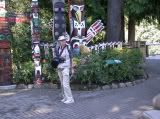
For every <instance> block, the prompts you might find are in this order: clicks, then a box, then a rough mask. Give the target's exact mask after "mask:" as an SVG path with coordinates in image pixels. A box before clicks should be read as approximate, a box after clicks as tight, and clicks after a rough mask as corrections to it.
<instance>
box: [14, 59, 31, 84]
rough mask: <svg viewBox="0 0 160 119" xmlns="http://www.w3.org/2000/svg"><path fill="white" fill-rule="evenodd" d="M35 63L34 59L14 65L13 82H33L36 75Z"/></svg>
mask: <svg viewBox="0 0 160 119" xmlns="http://www.w3.org/2000/svg"><path fill="white" fill-rule="evenodd" d="M33 74H34V64H33V62H32V61H30V62H24V63H21V64H20V65H19V67H17V66H16V65H14V66H13V82H14V83H16V84H19V83H24V84H30V83H33V77H34V75H33Z"/></svg>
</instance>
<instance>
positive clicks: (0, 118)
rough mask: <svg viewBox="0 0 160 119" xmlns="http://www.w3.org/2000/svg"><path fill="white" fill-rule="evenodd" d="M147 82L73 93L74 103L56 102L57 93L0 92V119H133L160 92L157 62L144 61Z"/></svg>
mask: <svg viewBox="0 0 160 119" xmlns="http://www.w3.org/2000/svg"><path fill="white" fill-rule="evenodd" d="M145 67H146V71H147V72H149V74H150V77H149V78H150V80H146V81H145V82H143V83H141V84H137V85H136V86H132V87H128V88H120V89H112V90H103V91H73V95H74V97H75V103H74V104H69V105H66V104H63V103H62V102H60V99H61V98H60V90H55V89H32V90H12V91H0V119H137V117H139V115H140V114H141V113H142V112H143V111H145V110H150V109H152V106H151V104H152V98H153V97H154V96H155V95H157V94H158V93H160V86H159V84H160V77H159V76H160V59H155V56H154V59H153V57H152V58H150V59H147V60H146V65H145Z"/></svg>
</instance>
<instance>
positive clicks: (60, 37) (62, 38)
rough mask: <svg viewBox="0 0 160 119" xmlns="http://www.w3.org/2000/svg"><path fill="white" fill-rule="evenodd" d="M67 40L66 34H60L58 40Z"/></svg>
mask: <svg viewBox="0 0 160 119" xmlns="http://www.w3.org/2000/svg"><path fill="white" fill-rule="evenodd" d="M62 40H66V38H65V37H64V36H59V38H58V41H62Z"/></svg>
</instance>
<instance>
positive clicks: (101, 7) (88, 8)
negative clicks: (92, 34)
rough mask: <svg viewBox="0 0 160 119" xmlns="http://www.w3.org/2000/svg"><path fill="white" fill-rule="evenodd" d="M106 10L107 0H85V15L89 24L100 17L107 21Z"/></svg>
mask: <svg viewBox="0 0 160 119" xmlns="http://www.w3.org/2000/svg"><path fill="white" fill-rule="evenodd" d="M106 11H107V2H106V0H85V16H86V20H87V25H88V26H90V25H91V24H92V23H94V22H95V21H96V20H98V19H100V20H102V22H103V23H106Z"/></svg>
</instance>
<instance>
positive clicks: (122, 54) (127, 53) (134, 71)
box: [75, 49, 143, 85]
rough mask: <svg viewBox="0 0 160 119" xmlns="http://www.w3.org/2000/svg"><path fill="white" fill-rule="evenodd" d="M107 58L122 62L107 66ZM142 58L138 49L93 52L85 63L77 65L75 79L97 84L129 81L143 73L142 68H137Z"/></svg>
mask: <svg viewBox="0 0 160 119" xmlns="http://www.w3.org/2000/svg"><path fill="white" fill-rule="evenodd" d="M85 58H86V57H85ZM81 59H84V56H82V57H81ZM108 59H113V60H120V61H122V63H121V64H112V65H108V66H107V65H106V64H105V60H108ZM142 59H143V55H142V53H141V52H140V50H139V49H122V50H121V49H107V50H105V51H101V52H100V53H93V54H91V55H90V56H87V58H86V63H85V64H83V65H81V64H80V65H78V67H77V73H76V78H75V80H79V81H80V82H81V83H85V84H86V83H89V84H91V83H92V84H98V85H103V84H110V83H112V82H126V81H131V80H134V79H135V78H136V77H137V76H140V75H143V70H142V69H141V68H139V65H140V64H141V63H142Z"/></svg>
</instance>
